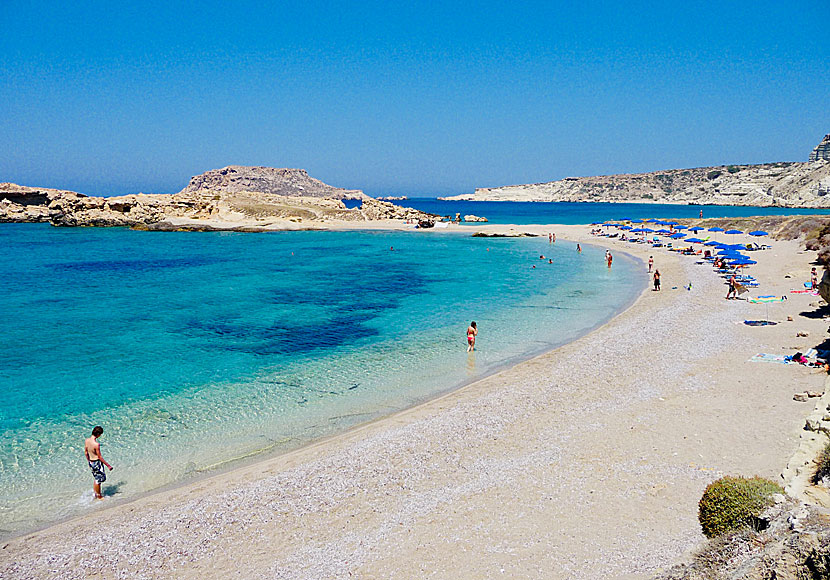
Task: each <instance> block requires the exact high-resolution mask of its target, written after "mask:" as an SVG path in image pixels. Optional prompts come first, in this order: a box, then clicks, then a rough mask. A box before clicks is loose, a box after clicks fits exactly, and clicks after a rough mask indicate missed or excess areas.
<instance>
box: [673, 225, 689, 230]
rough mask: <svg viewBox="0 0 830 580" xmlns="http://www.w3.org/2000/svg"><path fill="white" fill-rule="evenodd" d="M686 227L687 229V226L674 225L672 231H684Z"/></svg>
mask: <svg viewBox="0 0 830 580" xmlns="http://www.w3.org/2000/svg"><path fill="white" fill-rule="evenodd" d="M687 227H688V226H680V225H675V226H674V229H676V230H685V229H686V228H687Z"/></svg>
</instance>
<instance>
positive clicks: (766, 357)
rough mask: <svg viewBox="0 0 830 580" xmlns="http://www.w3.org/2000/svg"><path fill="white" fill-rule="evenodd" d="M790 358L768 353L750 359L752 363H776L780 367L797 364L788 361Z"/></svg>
mask: <svg viewBox="0 0 830 580" xmlns="http://www.w3.org/2000/svg"><path fill="white" fill-rule="evenodd" d="M787 358H788V357H786V356H784V355H783V354H766V353H763V352H762V353H758V354H756V355H755V356H753V357H752V358H751V359H749V361H750V362H765V363H774V364H780V365H791V364H795V363H794V362H792V361H791V360H788V359H787Z"/></svg>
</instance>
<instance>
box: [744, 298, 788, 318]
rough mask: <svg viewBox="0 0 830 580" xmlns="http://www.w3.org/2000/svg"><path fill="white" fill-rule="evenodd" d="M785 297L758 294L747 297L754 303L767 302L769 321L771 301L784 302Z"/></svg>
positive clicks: (748, 300)
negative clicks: (753, 296) (754, 296)
mask: <svg viewBox="0 0 830 580" xmlns="http://www.w3.org/2000/svg"><path fill="white" fill-rule="evenodd" d="M783 301H784V297H783V296H782V297H781V298H779V297H778V296H758V297H757V298H747V302H751V303H752V304H765V305H766V310H767V321H769V305H770V302H783Z"/></svg>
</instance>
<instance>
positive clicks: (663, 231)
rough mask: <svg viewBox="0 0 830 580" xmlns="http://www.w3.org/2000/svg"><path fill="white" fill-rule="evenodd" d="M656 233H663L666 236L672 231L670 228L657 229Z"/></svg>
mask: <svg viewBox="0 0 830 580" xmlns="http://www.w3.org/2000/svg"><path fill="white" fill-rule="evenodd" d="M657 233H658V234H663V235H664V236H668V235H669V234H671V233H672V232H671V231H670V230H657Z"/></svg>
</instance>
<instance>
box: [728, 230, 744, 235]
mask: <svg viewBox="0 0 830 580" xmlns="http://www.w3.org/2000/svg"><path fill="white" fill-rule="evenodd" d="M723 233H725V234H729V235H730V236H734V235H735V234H742V233H743V232H742V231H741V230H726V231H725V232H723Z"/></svg>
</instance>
